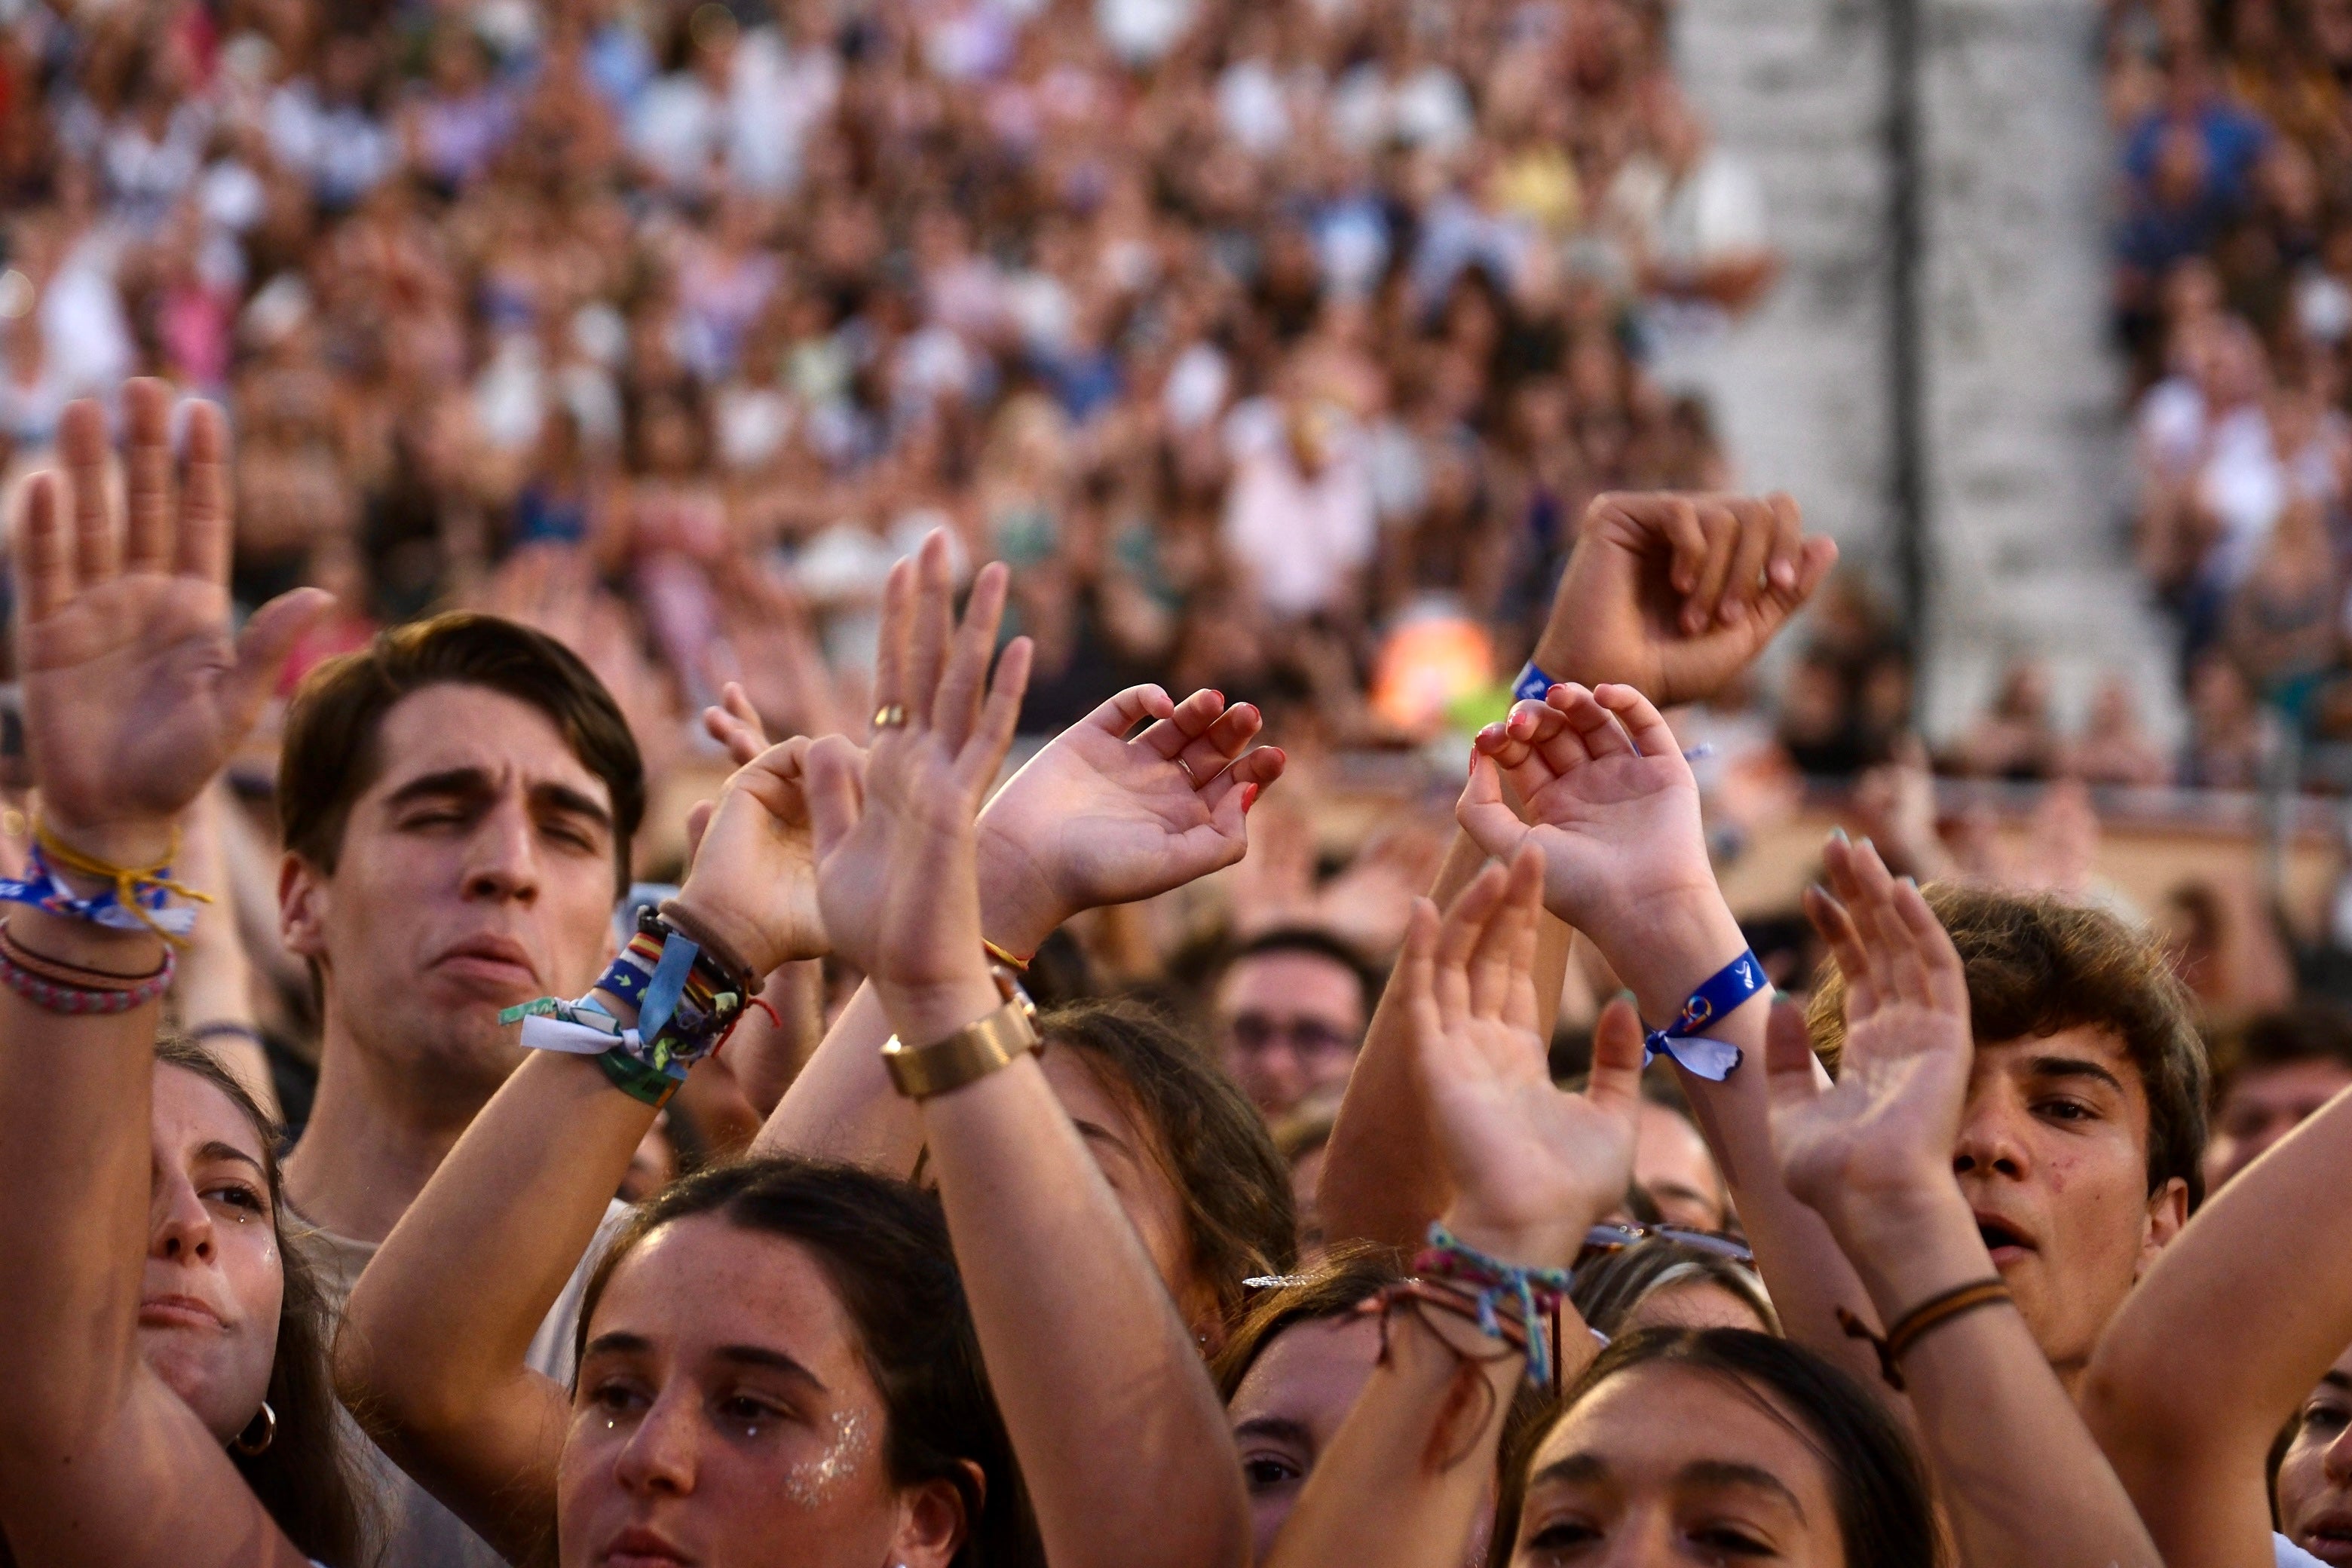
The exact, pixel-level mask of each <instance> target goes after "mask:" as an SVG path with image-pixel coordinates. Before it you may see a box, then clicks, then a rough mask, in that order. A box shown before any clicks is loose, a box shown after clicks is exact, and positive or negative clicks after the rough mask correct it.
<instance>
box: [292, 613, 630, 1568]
mask: <svg viewBox="0 0 2352 1568" xmlns="http://www.w3.org/2000/svg"><path fill="white" fill-rule="evenodd" d="M645 801H646V789H645V773H644V769H643V766H642V764H641V763H640V762H639V760H638V755H637V748H636V743H635V741H634V740H633V739H632V738H631V737H630V734H629V730H628V725H627V723H626V722H625V721H624V720H623V718H622V717H621V712H620V710H619V709H618V708H617V707H616V706H615V705H614V702H613V700H612V698H611V697H610V696H609V695H607V694H606V692H605V690H604V687H603V686H602V685H601V684H600V683H599V682H598V681H597V679H596V678H595V677H594V676H593V674H591V673H590V672H589V670H588V668H587V667H586V666H585V665H584V664H583V663H581V661H580V660H579V659H578V658H576V657H575V656H573V655H572V653H571V652H570V650H568V649H566V648H565V647H563V646H562V644H560V643H558V642H556V641H555V640H554V639H552V638H551V637H546V636H544V635H542V634H541V633H539V632H536V631H532V630H530V629H529V628H528V627H524V626H517V625H515V624H514V623H512V622H509V621H503V620H499V619H496V618H494V617H491V616H477V615H447V616H439V617H436V618H435V619H432V620H428V621H424V622H419V623H416V624H415V625H411V626H402V627H400V628H398V629H396V630H394V631H390V632H386V633H385V634H383V636H382V637H378V638H377V639H376V640H375V642H374V643H373V645H372V646H370V647H367V648H365V649H362V650H361V651H359V652H357V653H352V654H347V655H344V656H342V657H341V658H336V659H333V660H331V661H330V662H328V663H327V664H324V665H322V666H320V668H318V669H317V670H315V671H313V672H312V673H311V675H310V678H309V679H307V680H306V681H305V682H304V683H303V685H302V688H301V689H300V690H299V692H298V693H297V695H296V697H295V700H294V703H293V706H292V709H291V710H290V711H289V714H288V717H287V724H286V735H285V742H284V749H283V752H282V755H281V758H280V763H279V771H278V808H279V814H280V818H281V820H282V822H283V824H284V832H285V842H286V853H285V858H284V861H283V863H282V865H281V867H280V868H279V873H278V906H279V908H278V913H279V924H280V929H281V930H282V931H283V933H284V936H285V941H286V944H287V946H288V947H289V949H290V950H292V951H293V952H296V953H299V954H300V955H301V956H302V957H303V958H305V959H307V960H308V961H309V962H310V968H311V973H313V975H315V976H316V978H317V982H318V987H319V997H320V1019H321V1028H320V1033H321V1045H320V1068H319V1089H318V1095H317V1098H316V1100H314V1101H313V1102H312V1106H311V1110H310V1121H309V1123H308V1124H307V1125H306V1126H305V1128H304V1130H303V1134H302V1138H301V1141H300V1142H299V1143H298V1144H297V1145H296V1146H295V1148H294V1151H293V1152H292V1153H291V1154H290V1155H289V1156H288V1158H287V1161H286V1193H287V1198H288V1201H289V1207H290V1208H292V1209H293V1210H294V1211H295V1212H296V1213H297V1215H298V1216H299V1218H300V1219H302V1220H303V1221H304V1222H305V1223H307V1224H309V1225H310V1226H314V1227H316V1230H315V1235H314V1237H313V1238H312V1248H313V1256H314V1258H315V1259H316V1262H317V1265H318V1267H319V1269H320V1279H321V1282H322V1283H323V1284H324V1285H325V1286H326V1288H327V1291H328V1296H329V1300H330V1301H331V1304H332V1306H333V1307H334V1309H335V1310H337V1311H338V1312H340V1310H341V1305H342V1303H343V1301H344V1300H345V1299H346V1298H347V1297H348V1296H349V1295H350V1293H351V1289H352V1285H353V1283H354V1282H356V1281H357V1279H359V1275H360V1271H361V1270H362V1268H365V1267H366V1265H367V1261H368V1259H369V1258H372V1257H373V1256H374V1254H375V1250H376V1248H377V1247H378V1246H379V1245H380V1244H381V1243H382V1242H383V1238H384V1237H385V1236H387V1235H388V1234H390V1232H391V1230H392V1227H393V1226H394V1223H395V1222H396V1221H398V1219H399V1218H400V1216H401V1215H402V1214H403V1213H404V1212H405V1211H406V1210H407V1208H408V1205H410V1204H411V1203H412V1202H414V1201H415V1197H416V1194H418V1193H419V1192H420V1191H422V1190H423V1188H424V1186H425V1182H426V1180H427V1179H428V1178H429V1177H431V1175H432V1174H433V1173H434V1171H435V1170H436V1169H437V1168H438V1167H439V1165H440V1163H441V1161H442V1159H443V1157H444V1156H445V1155H446V1154H447V1153H448V1152H449V1150H450V1149H451V1148H452V1147H453V1146H454V1145H455V1144H456V1142H457V1138H458V1135H459V1134H460V1133H462V1132H464V1131H465V1130H466V1127H467V1123H468V1122H470V1121H472V1120H473V1119H474V1116H475V1114H476V1113H477V1112H478V1111H479V1110H481V1108H482V1107H483V1106H484V1105H485V1104H487V1103H488V1100H489V1098H490V1096H491V1095H492V1094H494V1093H495V1092H497V1090H498V1088H499V1085H500V1084H502V1083H504V1082H505V1081H506V1078H507V1075H508V1074H509V1073H510V1072H512V1071H513V1070H514V1068H515V1067H516V1066H517V1065H518V1064H519V1063H520V1060H521V1058H522V1051H521V1048H520V1046H518V1045H517V1043H516V1041H515V1039H514V1031H513V1030H512V1029H510V1028H507V1027H504V1026H501V1025H500V1024H499V1009H501V1008H503V1007H508V1006H511V1005H515V1004H517V1003H520V1002H527V1001H530V1000H531V999H532V998H534V997H537V996H543V995H549V994H554V995H572V994H578V993H580V992H581V991H583V990H584V989H585V988H586V987H587V985H588V984H589V983H590V982H592V981H593V980H594V979H595V977H596V974H597V973H598V970H599V967H600V966H601V965H602V964H603V963H604V961H605V958H606V956H607V954H608V949H609V947H610V943H611V935H610V932H611V921H612V913H613V906H614V900H615V899H616V897H617V896H618V894H619V892H620V891H621V890H623V889H625V887H626V885H627V882H628V866H629V841H630V838H631V837H632V836H633V835H634V834H635V831H636V828H637V824H638V820H639V819H640V818H641V817H642V816H644V813H645ZM577 1285H578V1281H577V1280H576V1279H575V1281H574V1289H572V1290H569V1291H567V1292H566V1295H565V1299H564V1300H563V1301H562V1303H561V1304H559V1305H558V1307H557V1309H556V1310H555V1311H554V1312H553V1313H552V1314H551V1315H550V1317H549V1320H548V1321H547V1323H546V1324H545V1325H544V1326H542V1328H541V1331H540V1337H539V1340H538V1342H536V1343H535V1344H534V1345H533V1350H532V1355H533V1364H534V1365H535V1366H538V1367H540V1369H541V1370H542V1371H546V1372H548V1373H550V1374H551V1375H556V1376H562V1375H565V1374H566V1373H567V1372H568V1367H567V1365H566V1361H567V1358H568V1353H569V1348H570V1347H569V1340H570V1323H571V1320H572V1314H573V1313H575V1312H576V1311H577ZM366 1453H367V1457H368V1459H369V1461H370V1465H371V1469H372V1472H373V1473H372V1476H371V1480H372V1482H373V1487H374V1489H375V1490H376V1493H377V1496H378V1498H379V1500H381V1502H382V1503H383V1506H384V1507H385V1509H386V1510H388V1512H389V1513H390V1515H391V1517H390V1518H389V1519H387V1520H385V1521H383V1523H384V1524H385V1526H386V1528H387V1530H388V1532H389V1538H388V1543H387V1552H386V1561H388V1562H396V1563H403V1564H417V1565H420V1568H442V1565H445V1564H446V1565H450V1568H477V1565H479V1568H488V1565H490V1564H493V1563H498V1562H499V1561H500V1559H499V1557H498V1555H497V1553H496V1552H492V1551H491V1549H490V1548H489V1546H488V1544H487V1543H486V1542H482V1541H480V1540H479V1539H478V1537H476V1536H475V1535H474V1534H473V1533H472V1532H471V1531H467V1529H466V1528H465V1527H464V1526H463V1525H462V1524H460V1523H459V1522H458V1521H457V1518H456V1516H455V1515H453V1514H451V1513H449V1512H448V1511H447V1510H445V1509H444V1508H442V1507H441V1505H440V1504H439V1503H437V1502H436V1501H435V1500H433V1499H432V1498H431V1497H430V1496H428V1495H427V1494H426V1493H425V1491H424V1490H423V1489H421V1488H419V1487H418V1486H417V1485H416V1484H415V1482H414V1481H412V1480H410V1479H408V1477H407V1476H406V1475H404V1474H403V1473H402V1472H400V1471H399V1470H397V1469H395V1468H393V1467H392V1465H391V1464H390V1463H389V1462H388V1461H387V1460H385V1459H384V1458H383V1457H382V1455H380V1454H379V1453H377V1452H376V1451H375V1450H374V1449H373V1448H372V1447H371V1448H369V1449H367V1450H366Z"/></svg>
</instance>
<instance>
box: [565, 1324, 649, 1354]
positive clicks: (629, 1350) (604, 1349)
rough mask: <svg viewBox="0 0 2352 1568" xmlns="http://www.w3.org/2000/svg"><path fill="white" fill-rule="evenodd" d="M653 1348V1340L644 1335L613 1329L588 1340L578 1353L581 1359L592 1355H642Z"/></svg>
mask: <svg viewBox="0 0 2352 1568" xmlns="http://www.w3.org/2000/svg"><path fill="white" fill-rule="evenodd" d="M653 1348H654V1342H653V1341H651V1340H649V1339H647V1338H646V1336H645V1335H643V1334H633V1333H630V1332H628V1331H626V1330H624V1329H614V1330H613V1331H610V1332H608V1333H602V1334H598V1335H597V1336H596V1337H595V1338H594V1339H593V1340H590V1341H589V1342H588V1343H587V1345H586V1347H585V1348H584V1349H583V1350H582V1351H581V1352H580V1355H581V1359H582V1360H583V1361H584V1360H586V1359H587V1358H588V1357H590V1356H592V1355H643V1354H644V1353H645V1352H647V1351H649V1350H651V1349H653Z"/></svg>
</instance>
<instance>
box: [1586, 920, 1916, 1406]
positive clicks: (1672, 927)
mask: <svg viewBox="0 0 2352 1568" xmlns="http://www.w3.org/2000/svg"><path fill="white" fill-rule="evenodd" d="M1746 950H1747V941H1746V939H1745V938H1744V937H1743V936H1742V935H1741V934H1740V931H1739V925H1738V921H1736V920H1734V919H1733V918H1732V915H1731V910H1730V909H1729V908H1728V906H1727V905H1726V904H1725V903H1724V902H1723V900H1722V898H1721V896H1720V895H1719V894H1710V895H1706V896H1694V897H1693V898H1692V899H1690V900H1687V902H1686V904H1685V907H1683V908H1682V909H1681V910H1678V911H1677V912H1676V913H1675V915H1674V916H1672V917H1671V918H1667V919H1662V920H1660V921H1657V922H1656V923H1655V926H1654V929H1653V930H1652V931H1649V932H1648V933H1646V934H1645V936H1644V939H1643V941H1641V942H1636V943H1633V944H1630V945H1625V946H1622V947H1620V948H1619V949H1617V950H1613V951H1612V949H1611V948H1608V947H1604V948H1603V950H1602V951H1603V952H1604V954H1605V955H1606V956H1607V957H1608V958H1609V959H1610V961H1611V963H1612V966H1613V967H1614V968H1615V969H1616V970H1617V972H1618V973H1619V974H1620V975H1621V976H1622V978H1623V979H1624V981H1625V983H1626V984H1628V985H1629V986H1631V987H1632V988H1633V992H1634V995H1635V997H1636V999H1637V1005H1639V1007H1640V1009H1641V1014H1642V1016H1643V1020H1644V1021H1645V1022H1646V1023H1651V1024H1654V1023H1655V1022H1656V1021H1658V1020H1662V1019H1667V1018H1672V1017H1674V1016H1675V1015H1676V1014H1678V1013H1679V1012H1680V1011H1681V1010H1682V1006H1683V1003H1684V1001H1685V999H1686V998H1687V997H1688V996H1689V995H1690V994H1691V993H1692V991H1693V990H1695V989H1696V987H1697V986H1699V985H1700V984H1703V983H1704V982H1705V981H1706V979H1707V977H1708V976H1710V975H1712V974H1714V973H1716V972H1717V970H1719V969H1721V968H1722V967H1723V966H1724V965H1725V964H1726V963H1729V962H1730V961H1731V960H1732V959H1733V958H1735V957H1737V956H1738V954H1739V953H1741V952H1745V951H1746ZM1769 1016H1770V1013H1769V998H1768V996H1766V995H1758V996H1756V997H1753V998H1751V999H1750V1000H1749V1001H1748V1002H1747V1003H1746V1004H1745V1005H1742V1006H1740V1007H1739V1008H1738V1009H1737V1010H1736V1011H1734V1012H1732V1013H1731V1014H1729V1015H1727V1016H1726V1017H1725V1018H1724V1019H1723V1020H1722V1021H1721V1022H1720V1023H1719V1024H1717V1026H1715V1027H1713V1028H1711V1029H1709V1030H1708V1031H1707V1033H1708V1035H1709V1036H1710V1037H1713V1038H1715V1039H1719V1040H1723V1041H1726V1042H1727V1043H1728V1044H1731V1045H1735V1046H1738V1047H1739V1051H1740V1064H1739V1066H1738V1068H1734V1069H1733V1070H1732V1072H1731V1073H1730V1075H1729V1076H1728V1077H1727V1078H1726V1079H1724V1080H1723V1081H1722V1082H1720V1083H1717V1082H1716V1081H1714V1080H1713V1079H1705V1078H1701V1077H1699V1076H1698V1075H1697V1074H1696V1073H1693V1072H1689V1071H1687V1070H1685V1069H1684V1068H1682V1067H1681V1066H1680V1065H1679V1064H1677V1065H1676V1068H1675V1076H1676V1078H1677V1079H1678V1080H1679V1081H1680V1082H1681V1084H1682V1088H1683V1094H1684V1098H1685V1100H1688V1101H1689V1103H1690V1108H1691V1113H1692V1116H1693V1118H1694V1120H1696V1121H1697V1123H1698V1128H1699V1131H1700V1132H1701V1134H1702V1135H1704V1137H1705V1138H1706V1145H1707V1149H1708V1150H1709V1152H1712V1153H1713V1154H1714V1156H1715V1162H1716V1164H1717V1168H1718V1169H1720V1170H1721V1171H1722V1173H1723V1179H1724V1184H1725V1187H1726V1188H1727V1190H1728V1192H1729V1193H1730V1195H1731V1201H1732V1204H1733V1206H1734V1207H1735V1208H1736V1209H1737V1210H1738V1215H1739V1223H1740V1226H1741V1228H1742V1229H1743V1230H1744V1231H1745V1232H1746V1234H1747V1237H1748V1246H1749V1247H1750V1248H1751V1249H1752V1250H1753V1251H1754V1253H1755V1255H1756V1266H1757V1271H1758V1272H1759V1274H1761V1275H1762V1276H1763V1279H1764V1283H1765V1285H1766V1287H1767V1288H1768V1289H1769V1290H1770V1291H1771V1293H1772V1304H1773V1307H1774V1309H1775V1310H1777V1311H1778V1312H1779V1314H1780V1322H1781V1327H1782V1328H1783V1329H1784V1330H1785V1331H1786V1332H1787V1333H1788V1335H1789V1337H1790V1339H1791V1340H1793V1341H1795V1342H1797V1343H1799V1344H1801V1345H1803V1346H1804V1347H1805V1348H1806V1349H1807V1350H1810V1351H1812V1352H1814V1353H1816V1354H1818V1355H1821V1356H1823V1357H1826V1358H1827V1359H1829V1360H1830V1361H1832V1363H1836V1364H1838V1365H1840V1366H1842V1367H1843V1368H1844V1369H1845V1370H1846V1371H1847V1372H1849V1373H1853V1375H1854V1376H1856V1377H1857V1378H1862V1379H1864V1380H1865V1384H1864V1386H1869V1387H1879V1388H1883V1387H1884V1385H1883V1384H1878V1383H1877V1382H1876V1381H1875V1380H1876V1377H1877V1363H1876V1362H1875V1361H1874V1359H1873V1358H1872V1356H1871V1354H1870V1352H1869V1350H1868V1348H1867V1347H1866V1346H1864V1344H1863V1343H1862V1342H1859V1341H1857V1340H1854V1339H1852V1338H1850V1337H1849V1336H1848V1335H1847V1334H1846V1333H1845V1331H1844V1330H1843V1328H1842V1327H1840V1325H1839V1323H1838V1320H1837V1310H1838V1309H1839V1308H1840V1307H1843V1308H1845V1309H1846V1310H1849V1311H1852V1312H1853V1313H1855V1314H1856V1315H1857V1316H1859V1317H1861V1318H1863V1319H1864V1321H1868V1320H1869V1318H1870V1315H1871V1310H1872V1309H1871V1305H1870V1300H1869V1297H1868V1295H1867V1293H1866V1292H1865V1291H1864V1289H1863V1286H1862V1282H1861V1280H1860V1279H1857V1278H1856V1277H1855V1274H1854V1271H1853V1265H1852V1264H1850V1263H1849V1262H1848V1261H1847V1260H1846V1258H1845V1255H1844V1253H1843V1252H1842V1251H1841V1250H1840V1249H1839V1247H1838V1244H1837V1241H1836V1239H1835V1237H1832V1235H1831V1234H1830V1228H1829V1226H1828V1225H1827V1224H1826V1223H1825V1222H1824V1221H1823V1220H1822V1216H1821V1215H1818V1214H1816V1213H1814V1212H1813V1211H1812V1210H1811V1209H1810V1208H1808V1207H1806V1206H1805V1205H1803V1204H1801V1203H1800V1202H1799V1201H1798V1200H1797V1198H1796V1196H1795V1195H1794V1194H1791V1193H1790V1191H1789V1189H1788V1187H1787V1185H1786V1184H1784V1183H1783V1182H1782V1180H1781V1177H1780V1163H1779V1161H1778V1160H1777V1159H1776V1158H1775V1157H1774V1155H1773V1152H1772V1128H1771V1120H1770V1109H1769V1100H1768V1095H1767V1091H1766V1084H1765V1075H1764V1035H1765V1029H1766V1026H1767V1024H1768V1022H1769ZM1889 1402H1890V1403H1891V1404H1894V1405H1896V1406H1897V1407H1898V1411H1899V1406H1900V1404H1901V1401H1900V1400H1899V1399H1896V1398H1895V1397H1894V1396H1893V1395H1892V1394H1891V1391H1890V1392H1889Z"/></svg>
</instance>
